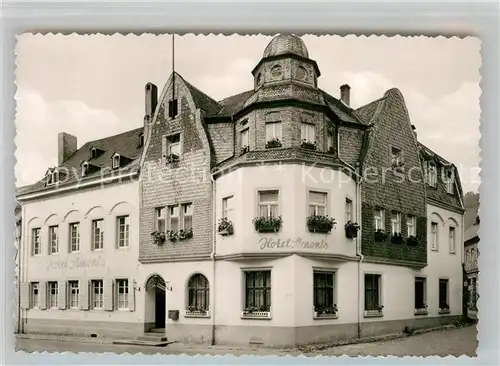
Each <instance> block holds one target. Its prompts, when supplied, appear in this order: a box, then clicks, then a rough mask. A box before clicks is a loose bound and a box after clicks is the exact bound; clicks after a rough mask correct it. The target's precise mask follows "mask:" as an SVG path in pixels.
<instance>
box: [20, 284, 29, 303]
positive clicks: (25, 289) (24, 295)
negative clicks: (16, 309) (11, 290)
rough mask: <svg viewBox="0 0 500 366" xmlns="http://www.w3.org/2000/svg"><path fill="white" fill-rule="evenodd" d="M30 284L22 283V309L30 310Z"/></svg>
mask: <svg viewBox="0 0 500 366" xmlns="http://www.w3.org/2000/svg"><path fill="white" fill-rule="evenodd" d="M30 287H31V286H30V283H29V282H22V283H21V289H20V291H21V309H29V308H30V297H31V296H30Z"/></svg>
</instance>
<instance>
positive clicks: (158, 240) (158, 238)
mask: <svg viewBox="0 0 500 366" xmlns="http://www.w3.org/2000/svg"><path fill="white" fill-rule="evenodd" d="M151 236H152V237H153V240H154V242H155V244H163V243H164V242H165V240H167V236H166V235H165V233H164V232H160V231H155V232H153V233H151Z"/></svg>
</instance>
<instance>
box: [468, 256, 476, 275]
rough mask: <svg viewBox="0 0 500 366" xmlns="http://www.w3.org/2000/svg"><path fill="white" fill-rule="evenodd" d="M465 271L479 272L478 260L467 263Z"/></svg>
mask: <svg viewBox="0 0 500 366" xmlns="http://www.w3.org/2000/svg"><path fill="white" fill-rule="evenodd" d="M465 270H466V271H467V272H469V271H474V270H477V259H476V260H475V261H470V262H465Z"/></svg>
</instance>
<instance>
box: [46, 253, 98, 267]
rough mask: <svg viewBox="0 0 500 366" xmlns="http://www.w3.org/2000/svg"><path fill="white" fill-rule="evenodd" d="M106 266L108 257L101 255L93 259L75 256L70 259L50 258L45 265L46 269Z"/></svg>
mask: <svg viewBox="0 0 500 366" xmlns="http://www.w3.org/2000/svg"><path fill="white" fill-rule="evenodd" d="M104 266H106V259H104V258H103V257H100V256H99V257H97V258H91V259H86V258H80V257H73V258H68V259H49V260H48V261H47V263H46V265H45V270H46V271H50V270H53V269H77V268H95V267H104Z"/></svg>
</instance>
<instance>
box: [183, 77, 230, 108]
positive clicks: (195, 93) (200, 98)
mask: <svg viewBox="0 0 500 366" xmlns="http://www.w3.org/2000/svg"><path fill="white" fill-rule="evenodd" d="M177 75H178V74H177ZM183 80H184V79H183ZM184 82H185V83H186V86H187V88H188V89H189V91H190V92H191V95H192V97H193V99H194V103H195V104H196V106H197V107H198V108H201V109H203V110H204V111H206V113H207V115H212V114H217V112H219V111H220V110H221V108H222V106H221V105H220V104H219V103H217V102H216V101H215V100H214V99H212V98H211V97H209V96H208V95H207V94H205V93H203V92H202V91H201V90H200V89H198V88H197V87H195V86H194V85H192V84H190V83H188V82H187V81H186V80H184Z"/></svg>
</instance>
